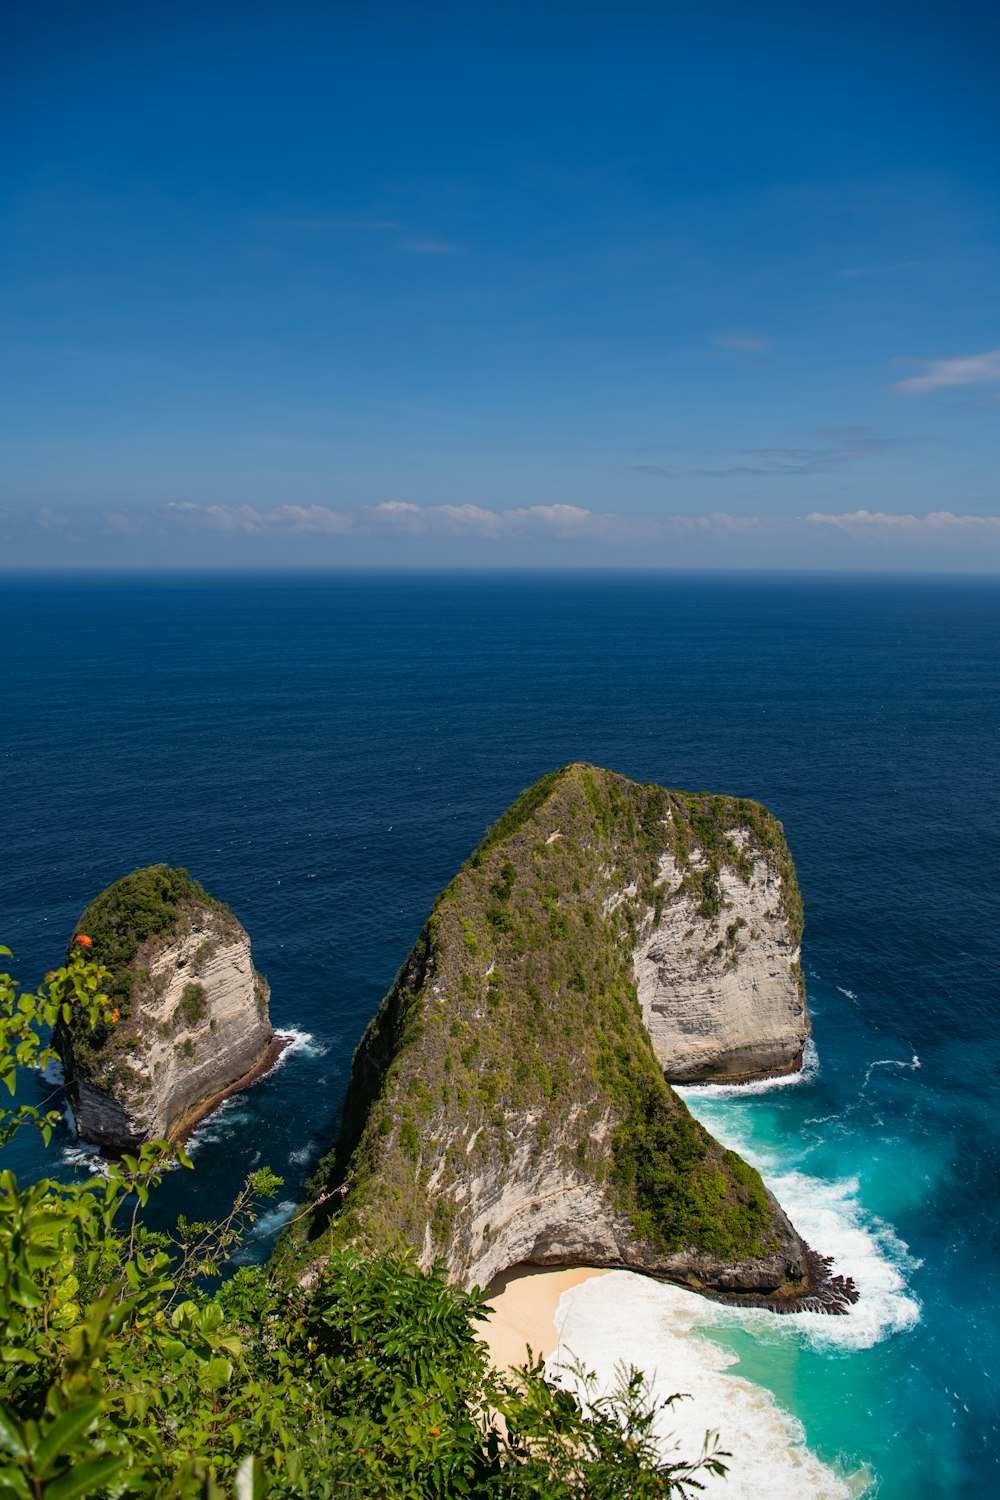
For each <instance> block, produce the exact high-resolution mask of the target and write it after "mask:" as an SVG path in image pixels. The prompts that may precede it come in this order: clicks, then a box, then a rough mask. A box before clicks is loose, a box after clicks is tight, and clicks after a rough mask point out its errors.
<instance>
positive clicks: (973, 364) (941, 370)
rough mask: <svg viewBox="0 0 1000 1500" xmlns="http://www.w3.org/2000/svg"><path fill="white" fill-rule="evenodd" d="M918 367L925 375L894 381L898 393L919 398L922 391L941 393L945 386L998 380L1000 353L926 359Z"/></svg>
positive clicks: (999, 376)
mask: <svg viewBox="0 0 1000 1500" xmlns="http://www.w3.org/2000/svg"><path fill="white" fill-rule="evenodd" d="M921 364H922V365H923V366H924V373H923V374H922V375H911V376H910V377H909V379H907V380H897V381H896V382H895V388H896V390H897V391H905V393H906V394H907V395H909V396H921V395H923V394H924V392H925V391H940V390H944V389H946V388H947V387H948V386H953V385H981V384H983V383H984V382H985V381H991V380H1000V349H991V350H989V351H988V352H987V353H986V354H965V355H962V356H961V357H960V358H958V359H925V360H921Z"/></svg>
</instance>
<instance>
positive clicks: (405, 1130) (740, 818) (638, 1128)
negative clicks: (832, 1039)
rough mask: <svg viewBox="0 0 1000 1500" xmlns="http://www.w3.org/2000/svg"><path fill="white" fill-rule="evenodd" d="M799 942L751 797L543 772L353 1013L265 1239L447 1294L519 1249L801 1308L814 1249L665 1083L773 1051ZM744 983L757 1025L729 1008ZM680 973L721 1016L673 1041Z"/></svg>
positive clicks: (800, 1017) (817, 1282)
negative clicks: (315, 1120)
mask: <svg viewBox="0 0 1000 1500" xmlns="http://www.w3.org/2000/svg"><path fill="white" fill-rule="evenodd" d="M735 880H738V881H739V882H740V883H741V887H742V889H740V888H738V887H737V886H736V885H735V884H734V881H735ZM737 897H739V899H736V898H737ZM741 918H742V920H740V919H741ZM800 932H801V906H800V903H799V898H798V890H797V887H796V885H795V878H794V870H793V868H792V864H791V858H790V856H789V855H788V851H787V847H786V845H785V842H784V838H783V836H782V833H781V827H780V824H778V823H777V822H776V820H775V819H774V818H772V817H771V816H770V814H768V813H767V812H766V811H765V810H764V809H763V808H762V807H760V805H759V804H757V803H752V802H747V801H745V800H742V799H733V798H728V797H712V796H709V795H708V794H699V795H698V796H691V795H688V794H683V793H677V792H668V791H666V790H664V789H663V788H661V787H656V786H639V785H637V784H635V783H633V782H630V781H628V780H626V779H625V778H624V777H621V776H616V775H614V774H613V773H611V772H609V771H603V770H598V769H596V768H594V767H591V766H584V765H573V766H567V767H565V768H563V769H562V770H561V771H557V772H553V773H552V774H551V775H549V776H546V777H544V778H543V779H542V780H541V781H539V782H537V783H536V784H535V785H534V786H533V787H530V788H529V789H528V790H527V791H526V792H525V793H523V794H522V796H521V797H520V798H519V799H518V801H517V802H516V803H515V804H514V805H513V807H511V808H510V809H509V810H508V812H507V813H505V814H504V816H503V817H502V818H501V819H500V820H499V822H498V823H497V824H496V825H495V826H494V828H493V829H492V830H490V832H489V833H488V834H487V836H486V838H485V839H484V840H483V842H482V844H481V845H480V847H479V848H478V849H477V850H476V852H475V853H474V854H473V855H472V857H471V858H470V860H469V861H468V862H467V863H466V864H465V865H464V866H463V868H462V869H461V870H460V872H459V874H458V875H457V876H456V878H455V879H454V880H453V881H452V883H451V884H450V885H449V886H448V887H447V889H446V890H445V891H444V892H443V893H442V895H441V896H440V897H439V899H438V901H437V903H436V904H435V907H434V910H433V912H432V914H431V917H430V919H429V921H428V923H427V924H426V926H425V928H424V931H423V932H422V934H421V936H420V938H419V940H418V942H417V944H416V946H415V947H414V949H413V951H412V953H411V954H410V956H409V958H408V959H407V961H406V963H405V964H404V966H403V968H402V970H401V971H400V974H399V976H398V977H397V980H396V982H395V984H394V985H393V988H392V989H391V991H390V992H389V994H388V995H387V996H386V998H385V1000H384V1001H383V1003H382V1006H381V1008H380V1010H379V1012H378V1014H377V1016H376V1017H375V1019H374V1020H373V1021H372V1023H371V1024H370V1026H369V1027H368V1030H367V1032H366V1033H365V1036H364V1038H363V1039H362V1042H361V1045H360V1046H359V1048H358V1051H357V1053H356V1055H355V1059H354V1067H353V1073H352V1078H351V1083H350V1087H349V1089H348V1093H347V1098H346V1101H345V1106H344V1116H343V1123H342V1129H341V1135H340V1140H339V1142H338V1144H337V1147H336V1149H335V1150H334V1152H333V1153H331V1155H330V1156H329V1157H328V1158H326V1159H325V1161H324V1162H323V1163H322V1164H321V1166H320V1170H319V1172H318V1174H317V1176H316V1178H315V1179H314V1181H313V1183H312V1184H311V1185H310V1186H311V1191H312V1193H313V1195H314V1199H315V1200H316V1201H315V1207H314V1209H313V1212H312V1214H311V1216H310V1217H309V1219H308V1220H307V1221H304V1222H303V1224H302V1225H301V1226H300V1227H299V1229H298V1230H297V1231H296V1232H295V1235H294V1236H290V1237H288V1239H287V1240H286V1244H285V1246H284V1249H285V1253H287V1254H291V1255H292V1256H293V1257H295V1258H296V1259H298V1260H299V1261H300V1262H301V1261H305V1260H306V1259H311V1260H315V1259H316V1258H317V1257H319V1256H321V1255H322V1253H323V1251H324V1250H325V1249H326V1248H329V1247H333V1246H336V1245H339V1244H345V1243H353V1244H357V1245H358V1246H360V1247H361V1248H362V1249H364V1250H365V1251H367V1252H369V1253H378V1252H381V1251H386V1250H389V1249H394V1248H399V1247H402V1246H404V1245H410V1246H412V1247H414V1248H415V1249H416V1251H417V1253H418V1255H419V1259H420V1263H421V1264H422V1265H423V1266H425V1267H427V1266H430V1265H431V1264H432V1263H433V1262H434V1261H435V1260H436V1259H441V1260H443V1261H444V1263H445V1266H446V1268H447V1272H448V1274H449V1276H450V1277H451V1278H452V1279H454V1280H455V1281H458V1282H460V1283H462V1284H463V1285H467V1286H468V1285H472V1284H474V1283H477V1284H480V1285H485V1284H486V1283H488V1282H489V1281H490V1280H491V1279H492V1278H493V1277H494V1276H495V1275H496V1274H497V1273H499V1272H501V1271H503V1270H505V1269H507V1268H508V1267H510V1266H511V1265H514V1264H516V1263H518V1262H522V1261H529V1262H532V1263H535V1264H542V1265H545V1264H548V1265H558V1264H570V1263H585V1264H589V1265H594V1266H616V1267H625V1268H630V1269H635V1270H641V1271H645V1272H648V1273H650V1274H653V1275H656V1276H660V1277H663V1278H665V1279H669V1280H673V1281H678V1282H682V1283H684V1284H686V1285H688V1286H691V1287H693V1288H696V1289H697V1290H700V1291H706V1292H709V1293H711V1294H715V1295H723V1296H733V1297H736V1298H738V1299H739V1300H740V1301H743V1302H752V1303H758V1302H759V1303H762V1304H765V1305H772V1306H775V1307H777V1308H779V1309H780V1308H787V1307H789V1306H792V1305H803V1299H806V1301H808V1299H810V1297H812V1296H813V1295H814V1294H815V1293H817V1291H819V1290H820V1287H821V1284H822V1282H823V1280H824V1277H825V1275H826V1273H825V1270H824V1267H823V1263H822V1262H821V1261H820V1259H819V1257H817V1256H815V1255H814V1254H813V1253H812V1252H811V1251H809V1249H808V1247H806V1246H805V1245H804V1244H803V1242H802V1241H801V1240H800V1238H799V1236H798V1234H797V1233H796V1231H795V1229H794V1228H793V1227H792V1225H791V1224H790V1223H789V1221H788V1219H787V1217H786V1216H785V1214H784V1213H783V1211H782V1209H781V1208H780V1206H779V1205H778V1203H777V1202H776V1201H775V1199H774V1198H773V1196H772V1195H771V1194H770V1193H769V1192H768V1191H767V1189H766V1188H765V1187H764V1184H763V1183H762V1182H761V1179H760V1177H759V1176H758V1174H757V1173H756V1172H755V1171H754V1170H753V1169H752V1168H751V1167H749V1166H748V1165H747V1164H746V1163H745V1162H743V1161H742V1160H741V1159H740V1158H739V1157H738V1156H737V1155H736V1154H735V1153H734V1152H731V1151H727V1150H724V1149H723V1147H722V1146H720V1145H719V1144H718V1142H716V1141H715V1140H713V1138H712V1137H711V1136H710V1135H709V1134H708V1133H707V1131H705V1129H704V1128H703V1127H702V1126H701V1125H700V1124H699V1123H698V1122H697V1121H696V1120H694V1119H693V1117H692V1116H691V1115H690V1113H689V1111H688V1110H687V1108H686V1106H685V1105H684V1103H683V1102H682V1101H681V1100H680V1098H679V1097H678V1096H677V1095H676V1094H675V1093H674V1091H673V1090H672V1089H671V1088H670V1087H669V1085H668V1083H667V1082H666V1080H665V1078H664V1072H663V1069H664V1067H667V1068H673V1067H674V1066H675V1065H676V1066H677V1068H678V1069H679V1070H680V1071H681V1072H682V1073H683V1075H684V1076H690V1075H691V1073H692V1071H698V1072H700V1073H701V1074H702V1075H704V1073H705V1072H706V1070H708V1069H709V1068H711V1067H713V1066H717V1067H718V1068H719V1069H720V1070H721V1071H722V1072H723V1074H724V1075H725V1076H732V1074H733V1072H740V1073H743V1074H745V1073H746V1072H748V1071H750V1067H751V1065H757V1064H759V1065H761V1066H766V1067H768V1068H770V1067H772V1066H773V1065H775V1063H777V1065H778V1066H787V1065H789V1064H790V1063H791V1062H792V1061H793V1059H794V1055H795V1049H796V1048H798V1049H801V1045H802V1041H803V1039H804V1037H805V1035H806V1034H807V1032H808V1022H807V1020H806V1018H805V1009H804V1004H803V1001H802V991H801V985H800V981H799V978H798V973H797V968H796V964H797V955H798V939H799V935H800ZM717 933H721V936H716V934H717ZM761 939H763V942H764V945H765V946H766V948H767V957H766V958H765V959H764V960H762V961H757V962H755V961H754V956H753V948H754V944H755V943H756V942H758V941H760V940H761ZM674 944H679V948H678V951H677V952H676V953H675V952H674V951H673V945H674ZM668 945H669V946H670V948H671V952H670V955H669V957H668V955H667V953H666V948H667V946H668ZM670 965H673V968H674V970H675V971H676V973H677V975H678V976H679V980H678V990H679V995H680V1002H679V1012H678V1016H676V1017H674V1016H670V1014H669V1003H668V1002H669V991H670V987H671V983H672V976H671V970H670ZM734 976H737V977H735V978H734ZM768 976H771V978H768ZM637 978H638V986H637ZM717 979H721V980H722V981H724V985H723V986H722V995H723V996H729V995H732V996H735V997H736V1000H737V1001H738V1002H739V1004H736V1003H735V1002H734V1003H733V1004H731V1005H727V1004H726V1003H724V1000H720V999H719V995H718V991H717V988H716V980H717ZM765 981H767V985H772V984H773V994H772V993H771V991H770V990H769V991H768V997H767V1008H768V1016H769V1019H768V1021H767V1024H766V1026H765V1028H764V1031H763V1035H762V1037H761V1038H760V1039H758V1038H757V1036H756V1035H755V1033H754V1031H753V1025H752V1016H750V1015H748V1014H746V1013H745V1012H746V1003H745V1002H746V997H747V995H748V994H749V995H752V994H753V993H754V992H755V990H756V992H759V991H760V990H761V989H762V988H766V987H767V985H765ZM699 988H700V990H701V991H703V992H704V993H705V994H708V995H711V996H713V997H715V1004H716V1012H717V1014H718V1016H719V1021H718V1025H717V1026H716V1028H715V1030H714V1031H713V1029H712V1027H711V1026H708V1025H704V1024H701V1023H699V1027H698V1031H697V1039H696V1048H697V1050H696V1051H695V1052H692V1050H691V1047H692V1042H691V1040H690V1039H691V1037H692V1034H693V1026H694V999H695V995H696V993H697V991H698V989H699ZM643 994H644V1000H643V1001H642V1002H641V999H640V997H641V996H642V995H643ZM741 1007H742V1008H741ZM772 1011H773V1012H774V1014H775V1015H783V1014H785V1013H786V1012H787V1015H788V1020H787V1022H786V1023H785V1025H784V1030H782V1029H781V1027H779V1026H777V1025H775V1024H774V1023H773V1021H772V1020H771V1019H770V1014H771V1012H772ZM647 1023H648V1025H649V1028H650V1029H649V1030H647ZM651 1032H652V1034H653V1037H654V1041H651ZM654 1043H655V1050H654ZM758 1043H759V1045H758ZM830 1300H831V1301H834V1300H836V1299H835V1298H831V1299H830Z"/></svg>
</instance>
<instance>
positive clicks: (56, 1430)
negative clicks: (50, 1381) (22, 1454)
mask: <svg viewBox="0 0 1000 1500" xmlns="http://www.w3.org/2000/svg"><path fill="white" fill-rule="evenodd" d="M100 1410H101V1403H100V1402H99V1401H83V1402H81V1403H80V1405H79V1406H74V1407H71V1408H70V1410H69V1411H68V1412H65V1413H64V1414H63V1415H62V1416H61V1417H57V1418H56V1420H55V1421H54V1422H53V1423H52V1426H51V1427H50V1428H49V1429H48V1430H47V1432H46V1434H45V1436H44V1437H43V1438H42V1441H41V1442H40V1443H39V1445H38V1447H37V1448H36V1449H35V1472H36V1473H37V1475H38V1477H39V1479H44V1478H45V1477H46V1475H47V1474H48V1473H49V1471H50V1470H51V1468H52V1465H53V1463H54V1462H55V1460H56V1459H57V1458H58V1457H59V1455H60V1454H61V1453H65V1452H66V1451H67V1450H68V1449H70V1448H72V1446H73V1443H74V1442H75V1440H76V1439H77V1438H78V1437H79V1436H80V1435H81V1433H84V1432H86V1430H87V1428H88V1427H89V1426H90V1425H91V1423H92V1422H94V1421H95V1420H96V1418H97V1416H98V1414H99V1412H100Z"/></svg>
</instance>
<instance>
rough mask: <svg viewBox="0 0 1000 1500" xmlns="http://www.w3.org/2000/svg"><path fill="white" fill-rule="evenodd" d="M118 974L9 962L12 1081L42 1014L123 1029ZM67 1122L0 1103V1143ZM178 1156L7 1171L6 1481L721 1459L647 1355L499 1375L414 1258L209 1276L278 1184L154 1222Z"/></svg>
mask: <svg viewBox="0 0 1000 1500" xmlns="http://www.w3.org/2000/svg"><path fill="white" fill-rule="evenodd" d="M0 954H3V955H6V954H7V950H6V949H0ZM108 978H109V975H108V971H107V970H106V969H103V968H101V967H100V966H98V965H94V964H88V963H86V962H85V961H84V960H83V958H82V957H81V956H79V955H74V956H73V957H72V958H71V960H70V962H69V963H68V964H67V965H66V966H65V967H64V968H62V969H60V970H58V971H56V972H54V973H53V974H51V975H50V976H48V979H47V981H46V984H45V985H44V986H43V987H42V989H41V990H40V991H39V992H38V994H36V995H30V994H23V993H18V989H17V986H16V985H15V984H14V982H13V981H12V980H11V979H10V977H9V976H8V975H6V974H3V975H0V1080H2V1081H3V1082H4V1083H5V1084H6V1086H7V1088H8V1091H9V1093H10V1094H11V1095H14V1093H15V1089H16V1084H17V1070H18V1067H19V1066H20V1067H22V1068H28V1067H32V1066H36V1065H43V1064H44V1063H45V1061H47V1060H48V1059H49V1058H52V1057H54V1055H55V1054H54V1053H53V1052H52V1051H51V1050H49V1049H47V1048H45V1047H44V1045H43V1042H42V1033H43V1031H44V1030H45V1028H47V1027H50V1026H52V1025H53V1024H54V1023H55V1022H56V1021H57V1020H59V1021H62V1023H63V1024H66V1025H68V1024H70V1023H71V1022H75V1023H76V1024H78V1025H80V1026H84V1025H95V1024H97V1023H98V1022H101V1023H103V1024H105V1025H109V1024H113V1023H112V1015H113V1008H112V1006H111V1003H110V997H109V995H108V992H107V981H108ZM58 1118H59V1117H58V1114H57V1113H55V1112H53V1113H50V1114H48V1115H45V1116H43V1115H41V1114H40V1113H39V1111H38V1110H37V1109H35V1108H33V1107H31V1106H28V1105H23V1104H22V1105H20V1106H15V1107H12V1108H8V1109H5V1110H0V1145H2V1144H7V1143H8V1142H9V1141H10V1140H11V1139H12V1138H13V1137H14V1136H15V1135H16V1134H17V1133H18V1131H19V1130H22V1129H26V1128H37V1129H39V1130H40V1131H41V1132H42V1135H43V1137H44V1138H45V1139H46V1141H47V1140H49V1139H50V1138H51V1134H52V1130H53V1129H54V1127H55V1125H56V1124H57V1122H58ZM175 1160H176V1162H178V1163H179V1164H180V1165H182V1166H185V1167H188V1168H190V1167H191V1162H190V1160H189V1159H188V1158H187V1157H186V1156H185V1155H184V1152H183V1151H182V1150H180V1149H177V1150H176V1152H171V1149H170V1147H169V1146H167V1145H166V1143H164V1142H153V1143H150V1144H148V1145H146V1146H143V1148H142V1151H141V1153H140V1154H139V1156H138V1157H130V1156H126V1157H124V1158H123V1159H122V1161H121V1162H120V1163H108V1164H107V1165H106V1168H105V1173H106V1175H104V1176H101V1177H96V1178H93V1179H91V1180H90V1181H88V1182H84V1183H82V1184H71V1185H66V1184H64V1183H58V1182H55V1181H50V1180H48V1179H43V1180H41V1181H39V1182H36V1183H34V1184H33V1185H31V1186H29V1187H27V1188H21V1187H19V1186H18V1184H17V1182H16V1180H15V1178H14V1176H13V1174H12V1173H11V1172H10V1171H3V1172H2V1173H0V1323H2V1326H0V1334H2V1341H3V1359H2V1361H0V1495H2V1496H4V1497H7V1496H9V1497H11V1500H84V1497H92V1500H114V1497H135V1500H143V1497H149V1500H153V1497H159V1500H227V1497H233V1500H263V1497H264V1496H271V1497H273V1500H327V1497H329V1500H333V1497H338V1500H450V1497H453V1496H467V1497H470V1500H475V1497H482V1500H490V1497H497V1500H605V1497H606V1500H611V1497H622V1500H624V1497H626V1496H628V1497H632V1500H647V1497H652V1496H662V1495H664V1494H670V1493H673V1494H680V1495H684V1494H688V1493H690V1491H691V1488H692V1487H697V1485H698V1476H699V1474H704V1473H716V1474H719V1473H724V1472H725V1466H724V1463H723V1460H724V1458H726V1457H728V1455H727V1454H724V1453H722V1452H721V1450H720V1449H719V1448H718V1445H717V1443H715V1442H714V1440H713V1441H710V1440H709V1439H706V1449H705V1451H704V1453H703V1454H702V1455H701V1456H700V1457H699V1458H698V1459H696V1460H694V1461H693V1462H690V1463H689V1462H664V1461H663V1460H662V1459H661V1458H660V1456H659V1453H658V1451H657V1446H656V1444H655V1442H654V1440H653V1436H652V1434H653V1429H654V1423H655V1422H656V1420H657V1418H658V1416H659V1414H660V1412H661V1411H662V1409H663V1405H664V1404H666V1405H669V1403H661V1404H660V1405H659V1406H656V1405H654V1404H651V1403H650V1402H649V1401H648V1400H647V1399H646V1397H645V1393H644V1389H643V1383H642V1378H641V1376H639V1375H638V1373H637V1372H634V1371H632V1372H630V1373H629V1374H628V1375H627V1376H626V1377H625V1379H624V1380H623V1382H622V1384H621V1386H620V1388H619V1389H618V1390H617V1391H615V1392H613V1393H611V1394H610V1395H598V1394H597V1393H596V1391H594V1390H593V1388H591V1389H590V1390H589V1391H588V1390H587V1383H586V1377H585V1374H584V1375H583V1376H582V1378H583V1385H584V1399H583V1402H581V1400H580V1399H579V1398H578V1397H577V1396H575V1395H573V1394H571V1392H570V1391H569V1390H561V1389H559V1388H557V1387H555V1386H554V1385H552V1384H550V1383H549V1382H548V1381H546V1380H545V1379H544V1378H543V1376H542V1372H541V1369H540V1367H539V1366H537V1365H536V1366H532V1365H531V1364H530V1363H529V1364H528V1365H525V1366H524V1367H523V1368H522V1369H521V1370H520V1371H517V1372H515V1373H514V1374H513V1375H511V1376H509V1377H508V1376H501V1375H498V1374H497V1373H495V1372H494V1371H492V1370H491V1369H490V1368H489V1364H488V1358H487V1353H486V1349H485V1347H484V1345H483V1344H482V1342H480V1341H479V1340H478V1339H477V1337H476V1325H477V1324H478V1323H479V1322H480V1321H481V1320H482V1319H483V1317H484V1316H485V1315H486V1301H485V1297H484V1294H482V1293H480V1292H478V1291H473V1292H471V1293H463V1292H461V1291H458V1290H457V1289H456V1288H455V1287H453V1286H449V1285H448V1284H447V1283H446V1282H445V1281H444V1279H443V1278H442V1276H441V1274H440V1272H439V1270H437V1269H436V1270H435V1271H434V1272H432V1273H431V1274H424V1273H423V1272H421V1271H420V1270H419V1269H418V1267H417V1265H416V1262H415V1260H414V1258H413V1256H412V1254H404V1255H386V1256H382V1257H379V1258H378V1259H376V1260H366V1259H364V1258H363V1257H362V1256H361V1255H360V1254H358V1253H357V1252H356V1251H354V1250H350V1249H344V1250H341V1251H339V1252H337V1253H335V1254H333V1255H331V1256H330V1257H329V1258H328V1259H327V1260H326V1262H325V1264H324V1265H323V1266H322V1267H314V1268H313V1280H314V1283H315V1284H314V1285H313V1286H312V1287H311V1289H309V1290H305V1289H304V1288H303V1287H302V1286H300V1285H299V1284H297V1283H296V1282H291V1283H286V1282H284V1281H282V1280H281V1279H280V1277H278V1276H277V1275H275V1274H273V1273H272V1272H269V1271H267V1270H264V1269H249V1268H243V1269H240V1270H237V1271H236V1274H235V1275H233V1276H232V1277H231V1278H230V1279H229V1280H227V1281H225V1282H224V1283H223V1284H222V1285H221V1286H219V1274H220V1272H222V1271H224V1270H225V1269H227V1267H228V1268H229V1269H232V1261H231V1257H232V1255H233V1253H234V1252H235V1251H237V1250H238V1249H239V1247H240V1246H241V1245H242V1244H244V1243H245V1242H246V1240H247V1238H248V1237H253V1235H254V1233H255V1230H254V1224H255V1221H256V1219H257V1215H258V1212H259V1207H260V1204H261V1202H262V1201H264V1200H266V1199H267V1198H269V1197H272V1196H273V1195H274V1193H275V1192H276V1191H277V1189H278V1188H279V1187H280V1186H281V1179H280V1178H277V1177H275V1176H274V1175H273V1174H272V1173H270V1172H269V1171H267V1170H266V1169H264V1170H260V1171H258V1172H255V1173H254V1174H252V1176H251V1177H250V1178H248V1180H247V1182H246V1184H245V1187H244V1189H243V1190H242V1192H241V1193H240V1194H239V1195H238V1197H237V1199H236V1201H235V1202H234V1204H233V1205H232V1207H231V1208H230V1210H229V1211H228V1213H227V1214H226V1215H225V1216H224V1217H223V1218H222V1219H221V1220H219V1221H218V1222H216V1223H214V1224H192V1223H187V1222H186V1221H185V1220H183V1219H181V1220H180V1221H179V1222H178V1225H177V1228H176V1230H175V1231H174V1232H173V1233H171V1234H163V1233H157V1234H153V1233H150V1232H148V1231H147V1230H146V1229H144V1227H143V1223H142V1210H143V1208H144V1207H145V1206H146V1204H147V1203H148V1201H149V1197H150V1194H151V1192H153V1191H154V1190H155V1188H156V1186H157V1185H158V1183H159V1181H160V1180H161V1178H162V1175H163V1173H164V1171H165V1170H166V1169H167V1168H168V1167H169V1166H170V1165H172V1164H173V1163H174V1161H175ZM440 1219H441V1227H442V1230H443V1231H446V1229H447V1222H448V1212H447V1209H445V1210H443V1211H442V1213H441V1215H440ZM674 1399H676V1398H674Z"/></svg>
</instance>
